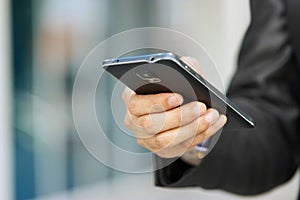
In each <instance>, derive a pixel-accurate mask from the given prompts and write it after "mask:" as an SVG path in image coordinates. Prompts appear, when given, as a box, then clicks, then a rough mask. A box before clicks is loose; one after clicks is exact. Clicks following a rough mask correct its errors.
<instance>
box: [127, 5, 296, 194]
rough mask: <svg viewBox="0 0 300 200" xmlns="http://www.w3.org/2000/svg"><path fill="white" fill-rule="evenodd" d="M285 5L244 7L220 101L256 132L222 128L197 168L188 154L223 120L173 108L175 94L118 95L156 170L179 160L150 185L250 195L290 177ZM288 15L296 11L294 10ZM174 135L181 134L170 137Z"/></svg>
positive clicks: (290, 69)
mask: <svg viewBox="0 0 300 200" xmlns="http://www.w3.org/2000/svg"><path fill="white" fill-rule="evenodd" d="M290 1H293V0H290ZM288 2H289V1H285V0H252V1H251V11H252V15H251V18H252V22H251V25H250V28H249V30H248V31H247V34H246V36H245V38H244V42H243V46H242V48H241V52H240V56H239V62H238V70H237V72H236V74H235V76H234V78H233V80H232V83H231V85H230V88H229V90H228V94H227V95H228V97H229V98H230V99H231V100H232V101H233V102H235V103H236V104H238V106H239V107H241V108H242V110H244V111H245V112H247V113H249V114H250V115H251V116H253V117H254V118H255V120H256V127H255V128H254V129H247V130H246V129H244V130H235V131H230V130H229V129H228V128H230V127H226V126H225V128H224V129H223V131H222V135H221V137H220V140H219V141H218V143H217V145H216V146H215V148H214V149H213V151H212V152H211V153H210V154H209V155H208V156H207V157H206V158H204V159H203V160H202V161H201V162H200V159H198V160H197V157H196V156H194V157H193V156H190V155H189V152H190V150H191V149H193V147H194V146H195V145H197V144H198V143H200V142H202V141H203V140H204V139H205V138H207V137H210V136H211V135H213V134H215V133H216V132H217V131H218V130H219V129H220V128H221V127H222V126H223V125H224V124H225V123H226V117H225V116H223V115H220V114H219V113H218V111H217V110H215V109H207V108H206V107H205V105H204V104H202V103H201V102H192V103H189V104H187V105H184V106H181V107H178V106H179V105H181V103H182V96H180V94H176V95H174V94H157V95H144V96H143V95H136V94H133V93H132V92H130V91H129V90H128V89H126V90H125V91H124V95H123V97H124V102H125V104H126V105H127V108H128V112H127V115H126V117H125V119H124V121H125V124H126V125H127V127H128V128H130V129H131V130H132V131H134V132H135V133H136V135H137V136H138V143H139V144H140V145H142V146H143V147H145V148H147V149H149V150H151V151H153V152H156V153H157V155H158V157H157V163H156V164H157V165H161V164H163V163H164V162H167V161H168V160H169V159H170V158H174V157H180V158H179V159H177V160H176V161H175V162H174V163H172V164H170V165H168V166H166V167H164V168H162V169H160V170H158V171H157V172H156V176H155V178H156V184H157V185H159V186H168V187H187V186H200V187H203V188H208V189H210V188H211V189H213V188H218V189H224V190H226V191H229V192H233V193H237V194H242V195H251V194H258V193H261V192H265V191H267V190H269V189H271V188H273V187H275V186H277V185H279V184H282V183H284V182H285V181H287V180H289V179H290V178H291V177H292V176H293V175H294V173H295V171H296V169H297V167H298V165H299V161H300V159H299V158H300V153H299V152H300V151H299V149H300V140H299V138H300V131H299V125H300V123H299V122H300V121H299V115H300V109H299V107H300V106H299V104H300V101H299V95H300V93H299V87H300V84H299V80H300V76H299V69H300V66H299V65H297V63H296V62H295V57H294V53H295V48H296V47H295V46H293V44H292V43H291V41H292V39H293V38H291V31H290V30H292V29H293V28H295V27H289V26H288V24H289V21H288V20H290V18H287V15H288V14H291V13H288V12H289V10H287V7H286V5H287V3H288ZM298 4H299V3H298ZM295 10H296V12H300V6H299V11H297V9H295ZM299 20H300V19H299ZM290 28H291V29H290ZM299 37H300V35H299ZM224 51H225V49H224ZM156 105H161V106H156ZM149 108H152V109H149ZM181 114H182V115H181ZM163 116H164V119H165V123H164V124H163V125H161V123H160V122H161V119H163V118H162V117H163ZM179 131H182V132H183V133H184V134H181V136H179V137H175V135H176V134H177V133H178V132H179ZM174 138H175V139H174ZM173 139H174V140H173ZM186 149H187V150H186ZM182 154H183V155H182Z"/></svg>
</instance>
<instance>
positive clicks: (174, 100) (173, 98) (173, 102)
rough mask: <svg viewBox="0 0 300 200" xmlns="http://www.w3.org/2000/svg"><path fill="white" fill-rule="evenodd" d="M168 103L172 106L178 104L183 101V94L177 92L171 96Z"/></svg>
mask: <svg viewBox="0 0 300 200" xmlns="http://www.w3.org/2000/svg"><path fill="white" fill-rule="evenodd" d="M168 103H169V105H170V106H177V105H180V104H182V103H183V98H182V96H181V95H179V94H175V95H172V96H171V97H169V99H168Z"/></svg>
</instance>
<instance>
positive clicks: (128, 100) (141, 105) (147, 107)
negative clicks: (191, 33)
mask: <svg viewBox="0 0 300 200" xmlns="http://www.w3.org/2000/svg"><path fill="white" fill-rule="evenodd" d="M182 60H184V61H185V62H186V63H187V64H189V65H190V66H191V67H192V68H194V69H195V70H196V71H197V72H198V73H199V72H200V70H199V69H200V67H199V66H200V65H199V63H198V62H197V61H196V60H195V59H192V58H189V57H184V58H182ZM200 73H201V72H200ZM122 98H123V102H124V104H125V106H126V109H127V113H126V115H125V117H124V123H125V125H126V127H127V128H128V129H130V130H131V131H132V132H134V133H135V135H136V138H137V142H138V144H139V145H141V146H142V147H144V148H146V149H148V150H150V151H152V152H154V153H156V154H157V155H158V156H160V157H163V158H174V157H181V156H182V155H184V154H185V153H187V152H188V151H191V150H192V149H193V148H194V147H195V146H196V145H197V144H199V143H201V142H203V141H204V140H205V139H207V138H209V137H211V136H212V135H214V134H215V133H216V132H217V131H218V130H220V129H221V128H222V127H223V126H224V125H225V123H226V121H227V118H226V116H225V115H220V114H219V112H218V111H217V110H216V109H212V108H209V109H207V108H206V106H205V104H204V103H202V102H197V101H195V102H190V103H188V104H185V105H182V102H183V97H182V96H181V95H180V94H175V93H161V94H149V95H137V94H135V93H134V92H133V91H132V90H130V89H129V88H125V90H124V91H123V95H122Z"/></svg>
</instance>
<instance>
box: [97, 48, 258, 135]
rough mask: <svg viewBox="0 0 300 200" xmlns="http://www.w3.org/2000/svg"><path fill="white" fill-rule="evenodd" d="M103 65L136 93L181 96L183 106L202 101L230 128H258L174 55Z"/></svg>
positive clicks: (110, 62)
mask: <svg viewBox="0 0 300 200" xmlns="http://www.w3.org/2000/svg"><path fill="white" fill-rule="evenodd" d="M102 65H103V68H104V69H105V70H106V71H107V72H109V73H110V74H112V75H113V76H114V77H116V78H117V79H119V80H120V81H122V82H123V83H124V84H125V85H127V86H128V87H129V88H131V89H132V90H134V91H135V92H136V93H137V94H157V93H163V92H175V93H179V94H181V95H182V96H183V98H184V104H185V103H189V102H192V101H201V102H203V103H205V104H206V106H207V107H213V108H216V109H217V110H218V111H219V112H220V113H222V114H225V115H226V116H227V118H228V121H227V124H226V126H228V128H229V129H231V128H232V129H235V128H251V127H254V125H255V123H254V120H253V118H252V117H250V116H249V115H248V114H246V113H245V112H243V111H242V110H241V109H240V108H238V107H237V106H236V105H234V103H233V102H232V101H230V100H229V99H228V98H227V97H226V96H225V95H224V94H222V93H221V92H220V91H219V90H218V89H216V88H215V87H214V86H213V85H212V84H210V83H209V82H208V81H206V80H205V79H204V78H203V77H202V76H201V75H199V74H198V73H196V72H195V71H194V70H193V69H192V68H190V67H189V66H188V65H187V64H186V63H184V62H183V61H182V60H180V59H179V58H178V56H176V55H175V54H173V53H170V52H165V53H157V54H147V55H140V56H130V57H120V58H114V59H106V60H104V61H103V64H102Z"/></svg>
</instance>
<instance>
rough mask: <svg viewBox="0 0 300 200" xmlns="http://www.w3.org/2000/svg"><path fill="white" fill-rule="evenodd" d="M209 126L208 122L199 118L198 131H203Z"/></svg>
mask: <svg viewBox="0 0 300 200" xmlns="http://www.w3.org/2000/svg"><path fill="white" fill-rule="evenodd" d="M208 128H209V122H207V121H206V120H204V119H200V120H199V122H198V131H200V132H203V131H205V130H207V129H208Z"/></svg>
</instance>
